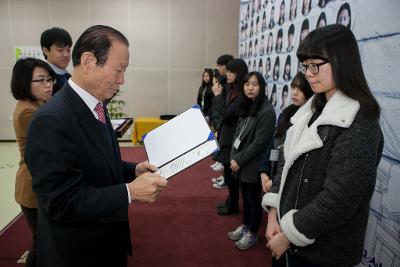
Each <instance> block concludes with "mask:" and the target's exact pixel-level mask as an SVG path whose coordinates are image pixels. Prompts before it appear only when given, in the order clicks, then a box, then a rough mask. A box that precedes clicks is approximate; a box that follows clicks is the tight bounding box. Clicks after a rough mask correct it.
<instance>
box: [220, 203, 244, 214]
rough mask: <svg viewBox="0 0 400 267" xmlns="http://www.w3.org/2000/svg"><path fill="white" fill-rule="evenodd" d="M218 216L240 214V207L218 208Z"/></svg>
mask: <svg viewBox="0 0 400 267" xmlns="http://www.w3.org/2000/svg"><path fill="white" fill-rule="evenodd" d="M217 213H218V215H222V216H225V215H231V214H236V213H239V207H238V206H232V205H227V206H223V207H221V208H218V212H217Z"/></svg>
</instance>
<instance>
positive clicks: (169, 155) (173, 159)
mask: <svg viewBox="0 0 400 267" xmlns="http://www.w3.org/2000/svg"><path fill="white" fill-rule="evenodd" d="M143 143H144V146H145V149H146V153H147V157H148V159H149V162H150V163H151V164H153V165H155V166H157V167H158V168H159V170H158V171H157V173H159V174H160V175H161V176H164V177H166V178H167V179H168V178H170V177H171V176H173V175H175V174H177V173H178V172H180V171H182V170H184V169H186V168H188V167H190V166H191V165H193V164H194V163H196V162H198V161H200V160H202V159H204V158H205V157H207V156H209V155H210V154H212V153H213V152H216V151H218V150H219V147H218V143H217V141H216V139H215V136H214V134H213V132H212V131H211V129H210V127H209V126H208V123H207V121H206V119H205V117H204V115H203V113H202V112H201V110H200V108H199V107H198V106H194V107H192V108H190V109H188V110H186V111H185V112H183V113H181V114H180V115H178V116H176V117H175V118H173V119H171V120H169V121H168V122H166V123H164V124H163V125H161V126H159V127H157V128H155V129H154V130H152V131H150V132H149V133H147V135H146V136H145V137H144V139H143Z"/></svg>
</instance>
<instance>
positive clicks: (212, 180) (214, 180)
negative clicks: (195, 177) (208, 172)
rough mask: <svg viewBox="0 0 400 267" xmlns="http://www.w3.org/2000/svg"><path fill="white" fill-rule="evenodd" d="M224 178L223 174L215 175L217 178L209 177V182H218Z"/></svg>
mask: <svg viewBox="0 0 400 267" xmlns="http://www.w3.org/2000/svg"><path fill="white" fill-rule="evenodd" d="M223 179H224V176H222V175H221V176H220V177H217V178H212V179H211V182H213V183H218V182H219V181H221V180H223Z"/></svg>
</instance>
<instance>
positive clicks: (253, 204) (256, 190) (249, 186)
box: [240, 181, 262, 233]
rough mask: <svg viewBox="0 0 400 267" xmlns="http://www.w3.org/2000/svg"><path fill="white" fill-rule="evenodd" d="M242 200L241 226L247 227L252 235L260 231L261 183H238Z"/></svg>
mask: <svg viewBox="0 0 400 267" xmlns="http://www.w3.org/2000/svg"><path fill="white" fill-rule="evenodd" d="M240 186H241V188H242V198H243V224H245V225H248V226H249V229H250V231H251V232H252V233H258V230H259V229H260V223H261V216H262V207H261V193H262V187H261V181H260V182H257V183H245V182H240Z"/></svg>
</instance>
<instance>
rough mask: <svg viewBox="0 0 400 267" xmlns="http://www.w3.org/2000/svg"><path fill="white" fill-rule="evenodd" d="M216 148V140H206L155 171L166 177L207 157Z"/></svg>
mask: <svg viewBox="0 0 400 267" xmlns="http://www.w3.org/2000/svg"><path fill="white" fill-rule="evenodd" d="M216 150H218V143H217V141H216V140H211V141H207V142H205V143H204V144H202V145H200V146H198V147H196V148H194V149H193V150H190V151H189V152H187V153H186V154H183V155H182V156H180V157H179V158H177V159H175V160H173V161H171V162H170V163H168V164H166V165H164V166H162V167H161V168H159V169H158V170H157V171H156V173H157V174H159V175H161V176H163V177H165V178H167V179H168V178H170V177H172V176H174V175H175V174H177V173H178V172H180V171H182V170H184V169H186V168H188V167H190V166H192V165H193V164H195V163H196V162H198V161H200V160H202V159H204V158H206V157H208V156H209V155H211V154H212V153H213V152H214V151H216Z"/></svg>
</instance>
